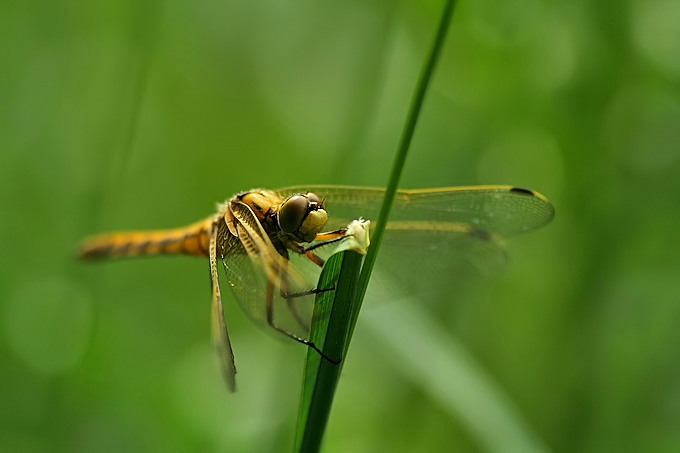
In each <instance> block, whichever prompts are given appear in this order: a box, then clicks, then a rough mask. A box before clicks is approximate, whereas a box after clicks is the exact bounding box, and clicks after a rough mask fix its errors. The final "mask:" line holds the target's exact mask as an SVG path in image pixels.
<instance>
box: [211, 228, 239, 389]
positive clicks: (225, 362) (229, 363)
mask: <svg viewBox="0 0 680 453" xmlns="http://www.w3.org/2000/svg"><path fill="white" fill-rule="evenodd" d="M217 228H218V227H217V224H214V225H213V228H212V234H211V236H210V246H209V255H210V281H211V283H212V316H211V318H212V338H213V344H214V345H215V349H216V350H217V356H218V358H219V361H220V367H221V369H222V375H223V376H224V380H225V381H226V383H227V388H228V389H229V391H231V392H234V391H236V365H235V364H234V352H233V350H232V348H231V341H229V332H227V324H226V322H225V321H224V309H223V308H222V294H221V293H220V285H219V281H218V275H217V274H218V273H217Z"/></svg>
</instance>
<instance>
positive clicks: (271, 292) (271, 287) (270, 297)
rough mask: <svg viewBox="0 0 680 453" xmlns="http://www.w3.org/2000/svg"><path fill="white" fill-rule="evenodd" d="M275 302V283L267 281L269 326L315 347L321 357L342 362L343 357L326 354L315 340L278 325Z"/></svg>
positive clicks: (333, 361) (335, 363)
mask: <svg viewBox="0 0 680 453" xmlns="http://www.w3.org/2000/svg"><path fill="white" fill-rule="evenodd" d="M273 302H274V285H273V284H272V283H271V282H270V283H267V323H268V324H269V326H270V327H271V328H272V329H274V330H277V331H279V332H281V333H282V334H284V335H285V336H287V337H289V338H292V339H293V340H295V341H297V342H298V343H302V344H304V345H306V346H308V347H310V348H312V349H314V350H315V351H316V352H317V353H318V354H319V355H320V356H321V357H323V358H324V359H325V360H328V361H329V362H330V363H332V364H333V365H338V364H340V362H341V360H342V359H340V360H335V359H331V358H330V357H328V356H327V355H326V354H324V353H323V351H321V349H319V348H318V346H316V345H315V344H314V343H313V342H311V341H309V340H305V339H304V338H302V337H299V336H297V335H295V334H294V333H292V332H289V331H287V330H286V329H283V328H281V327H279V326H277V325H276V322H275V321H274V303H273Z"/></svg>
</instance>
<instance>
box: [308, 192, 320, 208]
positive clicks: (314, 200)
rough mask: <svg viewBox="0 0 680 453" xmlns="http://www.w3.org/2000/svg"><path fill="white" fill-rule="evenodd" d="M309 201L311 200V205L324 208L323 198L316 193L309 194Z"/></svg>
mask: <svg viewBox="0 0 680 453" xmlns="http://www.w3.org/2000/svg"><path fill="white" fill-rule="evenodd" d="M307 199H308V200H309V202H310V203H316V204H318V205H319V206H321V207H323V202H322V201H321V198H319V196H318V195H317V194H315V193H312V192H309V193H308V194H307Z"/></svg>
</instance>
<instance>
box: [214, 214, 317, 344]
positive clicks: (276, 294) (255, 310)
mask: <svg viewBox="0 0 680 453" xmlns="http://www.w3.org/2000/svg"><path fill="white" fill-rule="evenodd" d="M232 213H233V214H234V223H235V227H236V230H237V232H238V237H236V236H231V235H230V236H229V238H228V240H227V244H226V246H225V254H224V258H223V263H224V267H225V270H226V274H227V280H228V282H229V286H230V287H231V289H232V292H233V294H234V297H235V298H236V300H237V301H238V303H239V304H240V305H241V307H242V308H243V309H244V311H245V312H246V313H247V314H248V315H249V316H250V317H251V318H252V319H253V320H254V321H256V322H257V323H258V324H260V325H262V326H264V327H271V326H270V324H269V321H268V316H267V303H268V298H271V300H270V303H271V305H272V310H273V319H274V320H275V322H276V325H277V326H279V327H281V328H282V329H284V330H286V331H288V332H291V333H293V334H295V335H297V336H299V337H301V338H307V336H308V334H309V332H308V330H309V320H310V319H311V314H312V308H313V299H314V297H313V295H300V296H298V297H294V298H292V299H285V298H283V297H282V294H305V293H308V292H309V291H310V290H311V289H313V288H314V284H313V283H311V282H310V281H309V280H308V279H306V278H305V277H304V276H303V274H302V273H301V272H300V271H299V270H298V269H297V268H296V267H295V266H294V265H292V264H291V263H290V262H289V261H288V260H287V259H286V258H285V257H283V256H282V255H280V254H279V252H278V251H277V250H276V248H275V247H274V245H273V244H272V242H271V240H270V239H269V237H268V235H267V234H266V232H265V231H264V229H263V228H262V225H260V223H259V221H258V220H257V218H256V217H255V214H254V213H253V212H252V211H251V210H250V208H249V207H248V206H246V205H244V204H238V203H235V204H234V205H233V206H232ZM268 286H272V287H273V289H274V290H273V292H269V294H268V291H267V289H268Z"/></svg>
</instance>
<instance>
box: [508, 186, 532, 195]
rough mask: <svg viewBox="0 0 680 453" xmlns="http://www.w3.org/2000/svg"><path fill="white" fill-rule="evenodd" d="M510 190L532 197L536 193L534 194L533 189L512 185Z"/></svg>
mask: <svg viewBox="0 0 680 453" xmlns="http://www.w3.org/2000/svg"><path fill="white" fill-rule="evenodd" d="M510 192H515V193H521V194H524V195H530V196H532V197H533V196H535V195H536V194H534V192H533V190H529V189H522V188H521V187H513V188H512V189H510Z"/></svg>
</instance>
